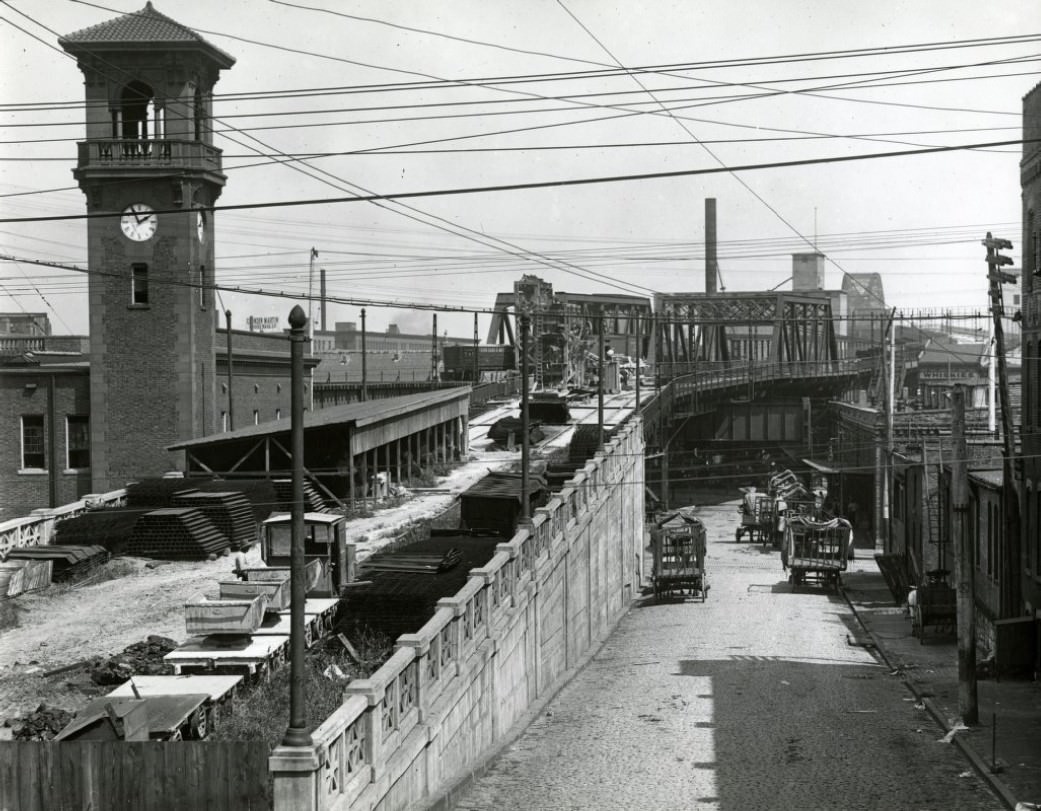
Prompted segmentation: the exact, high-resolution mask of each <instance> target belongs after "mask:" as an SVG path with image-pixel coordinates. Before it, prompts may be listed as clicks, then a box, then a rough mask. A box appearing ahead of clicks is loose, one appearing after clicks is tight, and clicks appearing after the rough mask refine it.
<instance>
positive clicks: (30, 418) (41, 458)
mask: <svg viewBox="0 0 1041 811" xmlns="http://www.w3.org/2000/svg"><path fill="white" fill-rule="evenodd" d="M22 469H23V470H46V469H47V445H46V442H45V441H44V432H43V414H23V415H22Z"/></svg>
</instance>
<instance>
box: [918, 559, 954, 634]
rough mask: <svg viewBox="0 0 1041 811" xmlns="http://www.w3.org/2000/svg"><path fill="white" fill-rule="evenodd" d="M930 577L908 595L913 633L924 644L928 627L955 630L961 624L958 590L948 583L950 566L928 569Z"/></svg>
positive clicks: (938, 632) (950, 631)
mask: <svg viewBox="0 0 1041 811" xmlns="http://www.w3.org/2000/svg"><path fill="white" fill-rule="evenodd" d="M926 577H927V580H926V582H925V583H923V584H922V585H920V586H918V587H917V588H916V589H914V590H913V592H912V594H913V595H914V597H913V598H912V597H911V596H910V595H908V604H909V606H910V608H911V635H912V636H917V637H918V641H919V643H921V644H923V645H924V644H925V629H926V628H928V627H929V626H932V627H933V629H934V630H935V631H936V633H937V634H944V633H949V634H950V633H955V632H956V631H957V628H958V594H957V592H956V591H955V590H954V589H953V588H952V587H951V586H950V585H949V584H948V583H947V579H946V578H947V570H945V569H934V570H933V571H931V572H926Z"/></svg>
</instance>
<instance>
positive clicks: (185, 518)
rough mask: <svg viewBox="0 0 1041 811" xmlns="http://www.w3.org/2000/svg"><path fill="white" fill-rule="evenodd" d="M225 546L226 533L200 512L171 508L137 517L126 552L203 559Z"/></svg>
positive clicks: (225, 547) (151, 556) (150, 555)
mask: <svg viewBox="0 0 1041 811" xmlns="http://www.w3.org/2000/svg"><path fill="white" fill-rule="evenodd" d="M227 549H228V538H227V536H225V535H224V533H222V532H221V531H220V530H218V529H217V528H216V527H215V526H214V525H213V522H211V521H210V520H209V519H208V518H207V517H206V516H205V515H203V514H202V513H201V512H199V511H198V510H193V509H190V508H188V507H170V508H167V509H162V510H152V511H151V512H147V513H145V514H144V515H142V516H141V517H140V518H138V519H137V524H135V526H134V534H133V535H132V536H131V538H130V543H129V544H128V546H127V553H128V554H131V555H140V556H141V557H150V558H161V559H164V560H204V559H206V558H208V557H209V556H210V555H221V554H223V553H224V552H225V551H226V550H227Z"/></svg>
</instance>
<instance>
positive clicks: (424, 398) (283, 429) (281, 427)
mask: <svg viewBox="0 0 1041 811" xmlns="http://www.w3.org/2000/svg"><path fill="white" fill-rule="evenodd" d="M469 397H470V387H469V386H461V387H459V388H454V389H440V390H438V391H427V392H423V393H422V394H407V395H405V396H403V397H387V398H385V399H382V400H369V401H368V402H364V403H348V404H347V405H340V406H332V407H330V408H322V409H319V410H318V411H308V412H307V413H306V414H304V430H305V431H307V430H308V429H310V428H322V427H326V426H330V425H343V424H350V425H354V426H356V427H359V428H360V427H364V426H366V425H372V424H373V423H377V422H383V421H385V420H391V419H394V418H396V417H399V416H401V415H403V414H408V413H410V412H413V411H419V410H421V409H424V408H429V407H430V406H434V405H438V404H440V403H449V402H454V401H457V400H463V399H469ZM289 429H290V420H289V419H288V418H283V419H281V420H273V421H271V422H263V423H261V424H260V425H247V426H246V427H244V428H236V429H235V430H234V431H223V432H221V433H218V434H210V435H209V436H204V437H200V438H198V439H189V440H187V441H185V442H177V443H175V444H173V445H168V446H167V448H166V449H167V450H171V451H173V450H182V449H184V448H197V447H200V446H202V445H215V444H217V443H220V442H227V441H229V440H235V439H248V438H251V437H252V438H259V437H264V436H272V435H275V434H285V433H287V432H288V431H289Z"/></svg>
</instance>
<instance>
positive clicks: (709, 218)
mask: <svg viewBox="0 0 1041 811" xmlns="http://www.w3.org/2000/svg"><path fill="white" fill-rule="evenodd" d="M716 277H717V270H716V198H714V197H706V198H705V292H706V293H715V292H716Z"/></svg>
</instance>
